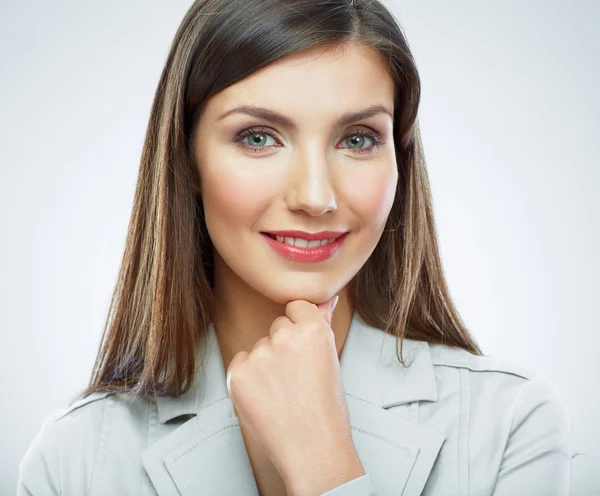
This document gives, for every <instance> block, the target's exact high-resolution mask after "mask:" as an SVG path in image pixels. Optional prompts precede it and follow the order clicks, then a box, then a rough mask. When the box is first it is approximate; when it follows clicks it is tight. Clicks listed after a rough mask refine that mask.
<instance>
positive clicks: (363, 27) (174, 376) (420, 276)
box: [81, 0, 482, 397]
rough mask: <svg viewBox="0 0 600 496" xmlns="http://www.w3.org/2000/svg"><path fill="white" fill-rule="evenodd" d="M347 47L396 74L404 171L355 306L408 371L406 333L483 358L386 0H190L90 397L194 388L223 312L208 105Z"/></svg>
mask: <svg viewBox="0 0 600 496" xmlns="http://www.w3.org/2000/svg"><path fill="white" fill-rule="evenodd" d="M347 43H360V44H363V45H364V46H367V47H370V48H371V49H372V50H373V54H374V56H376V57H379V58H380V60H381V61H382V62H383V63H384V64H386V66H387V67H388V70H389V73H390V75H391V77H392V78H393V81H394V84H395V97H394V106H395V108H394V128H393V138H394V146H395V153H396V162H397V166H398V182H397V187H396V193H395V199H394V203H393V206H392V208H391V211H390V214H389V217H388V219H387V223H386V226H385V228H384V232H383V234H382V236H381V239H380V240H379V242H378V244H377V246H376V248H375V249H374V251H373V253H372V254H371V256H370V257H369V259H368V260H367V261H366V262H365V264H364V265H363V267H362V268H361V269H360V270H359V272H358V273H357V274H356V276H355V277H354V278H353V279H352V280H351V281H350V283H349V287H348V289H349V291H348V293H349V295H350V299H351V303H352V304H353V306H354V308H355V311H356V312H358V314H359V316H360V317H361V318H362V320H363V321H364V322H366V323H367V324H369V325H371V326H374V327H376V328H379V329H381V330H383V331H384V332H386V333H388V334H392V335H394V336H396V338H397V348H396V353H397V358H398V360H399V361H400V362H401V363H402V364H404V365H405V363H404V360H403V355H402V341H403V339H404V338H409V339H415V340H423V341H427V342H429V343H439V344H443V345H447V346H453V347H458V348H463V349H465V350H468V351H469V352H471V353H473V354H477V355H482V352H481V350H480V349H479V347H478V345H477V343H476V342H475V340H474V339H473V337H472V336H471V335H470V334H469V331H468V330H467V329H466V327H465V325H464V323H463V322H462V320H461V318H460V316H459V314H458V312H457V310H456V308H455V306H454V304H453V302H452V299H451V297H450V294H449V290H448V287H447V283H446V281H445V277H444V273H443V268H442V264H441V260H440V255H439V249H438V241H437V234H436V228H435V222H434V216H433V208H432V198H431V190H430V185H429V179H428V175H427V171H426V167H425V159H424V155H423V150H422V144H421V138H420V132H419V126H418V119H417V110H418V106H419V101H420V96H421V84H420V79H419V75H418V72H417V68H416V64H415V61H414V59H413V56H412V54H411V52H410V49H409V47H408V44H407V42H406V39H405V36H404V34H403V32H402V29H401V27H400V25H399V24H398V22H397V21H396V19H395V18H394V16H393V15H392V14H391V13H390V12H389V11H388V10H387V9H386V7H385V6H383V5H382V4H381V3H380V2H379V1H378V0H326V1H323V0H196V1H195V2H194V4H193V5H192V6H191V7H190V8H189V10H188V11H187V13H186V15H185V17H184V19H183V21H182V23H181V25H180V26H179V28H178V30H177V33H176V35H175V38H174V40H173V43H172V45H171V48H170V50H169V53H168V56H167V60H166V64H165V67H164V69H163V71H162V75H161V77H160V81H159V84H158V88H157V90H156V94H155V96H154V101H153V104H152V109H151V113H150V117H149V122H148V128H147V131H146V135H145V140H144V145H143V150H142V154H141V161H140V168H139V175H138V179H137V186H136V190H135V199H134V204H133V208H132V212H131V217H130V220H129V226H128V232H127V238H126V243H125V250H124V255H123V259H122V262H121V267H120V270H119V274H118V279H117V283H116V286H115V289H114V292H113V295H112V299H111V302H110V307H109V311H108V315H107V318H106V322H105V325H104V330H103V334H102V339H101V343H100V346H99V350H98V354H97V357H96V361H95V364H94V368H93V371H92V375H91V378H90V381H89V384H88V386H87V388H86V389H85V390H84V391H83V392H82V393H81V395H82V396H83V397H86V396H88V395H89V394H91V393H93V392H100V391H115V392H120V393H124V394H133V395H141V396H144V397H147V396H150V395H154V396H174V397H178V396H179V395H181V394H183V393H184V392H186V391H187V390H188V389H189V388H190V387H191V386H192V384H193V383H194V380H195V376H196V374H197V367H198V365H199V364H198V362H197V357H196V353H195V350H197V349H198V347H200V349H202V348H201V347H202V345H203V344H206V342H207V341H206V338H207V335H208V333H207V331H208V326H209V324H210V322H211V321H212V318H213V316H214V315H215V309H216V299H215V296H214V293H213V283H214V267H213V245H212V242H211V240H210V237H209V235H208V232H207V229H206V224H205V220H204V211H203V205H202V198H201V195H200V177H199V174H198V171H197V168H196V167H195V163H194V158H193V156H194V155H193V146H192V144H193V141H194V135H195V132H196V128H197V123H198V121H199V116H200V113H201V112H202V109H203V105H204V103H205V101H206V100H207V99H208V98H210V97H211V96H213V95H215V94H216V93H218V92H220V91H221V90H223V89H225V88H227V87H228V86H230V85H232V84H234V83H236V82H238V81H240V80H242V79H244V78H246V77H247V76H250V75H251V74H253V73H254V72H256V71H258V70H259V69H261V68H264V67H265V66H267V65H269V64H271V63H272V62H275V61H277V60H279V59H281V58H282V57H286V56H288V55H291V54H293V53H295V52H298V51H300V50H305V49H309V48H313V47H323V48H335V47H343V46H344V45H345V44H347ZM200 365H201V364H200ZM357 366H359V364H357Z"/></svg>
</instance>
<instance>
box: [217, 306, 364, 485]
mask: <svg viewBox="0 0 600 496" xmlns="http://www.w3.org/2000/svg"><path fill="white" fill-rule="evenodd" d="M337 298H338V297H337V296H334V298H332V299H330V300H328V301H326V302H324V303H321V304H319V305H315V304H313V303H309V302H308V301H305V300H294V301H291V302H289V303H288V304H287V305H286V308H285V313H286V316H285V317H278V318H277V319H275V320H274V321H273V323H272V324H271V328H270V330H269V336H268V337H264V338H261V339H259V340H258V341H257V342H256V343H255V345H254V347H253V348H252V350H251V351H250V353H248V352H246V351H240V352H239V353H237V354H236V355H235V356H234V357H233V359H232V360H231V363H230V364H229V367H228V369H227V389H228V391H229V396H230V398H231V400H232V402H233V404H234V407H235V409H236V411H237V414H238V417H239V420H240V423H242V424H244V426H245V427H246V428H247V430H248V431H249V432H250V434H251V435H252V437H253V438H254V439H255V441H256V442H257V443H258V445H259V446H260V447H261V448H262V449H263V451H264V452H265V454H266V455H267V456H268V458H269V459H270V460H271V463H273V465H274V466H275V468H276V469H277V471H278V472H279V474H280V475H281V477H282V479H283V481H284V483H285V485H286V487H288V488H290V489H294V488H296V487H302V488H303V489H305V488H307V486H305V485H304V484H306V483H307V482H308V481H310V483H311V488H312V489H313V490H314V491H320V492H325V491H326V490H328V489H323V488H326V487H327V488H329V489H332V488H333V487H337V485H340V484H342V483H344V482H346V481H347V480H352V479H354V478H356V477H358V476H360V475H362V474H363V473H364V471H363V470H362V465H361V464H360V460H359V459H358V455H357V454H356V451H355V449H354V445H353V442H352V435H351V430H350V422H349V418H348V409H347V405H346V395H345V391H344V386H343V383H342V376H341V371H340V363H339V359H338V355H337V349H336V345H335V339H334V334H333V331H332V329H331V317H332V314H333V310H334V308H333V307H334V306H335V304H336V303H337ZM334 299H335V301H333V303H334V305H332V308H331V310H330V309H329V306H330V303H332V300H334ZM344 479H345V480H344ZM319 484H320V486H319V487H318V488H317V487H316V486H317V485H319Z"/></svg>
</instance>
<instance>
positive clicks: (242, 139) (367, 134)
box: [233, 128, 383, 154]
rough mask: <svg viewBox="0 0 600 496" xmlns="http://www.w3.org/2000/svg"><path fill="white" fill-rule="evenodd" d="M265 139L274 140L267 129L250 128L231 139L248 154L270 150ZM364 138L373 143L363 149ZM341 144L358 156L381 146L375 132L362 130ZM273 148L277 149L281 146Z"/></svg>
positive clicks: (348, 136) (347, 136)
mask: <svg viewBox="0 0 600 496" xmlns="http://www.w3.org/2000/svg"><path fill="white" fill-rule="evenodd" d="M246 138H249V142H246ZM267 138H271V139H273V140H276V138H275V136H274V135H273V134H272V133H271V132H270V131H269V130H268V129H265V128H251V129H247V130H244V131H242V132H241V133H240V134H238V135H237V136H236V137H235V138H234V139H233V141H234V142H235V143H239V144H240V145H241V146H242V147H243V148H244V149H246V150H248V151H249V152H252V153H261V152H262V151H263V150H265V149H268V148H272V147H271V146H268V145H267V144H266V142H267ZM365 138H367V139H368V140H371V141H372V142H373V144H372V145H371V146H370V147H368V148H363V145H364V144H365ZM368 140H367V141H368ZM341 143H346V144H348V146H347V147H342V148H348V149H349V150H352V151H353V153H358V154H361V153H373V152H374V151H375V150H376V149H377V148H379V146H380V145H381V144H383V142H382V141H381V139H380V137H379V135H378V134H377V133H376V132H375V131H364V130H362V129H359V130H358V131H356V132H354V133H351V134H348V135H346V136H345V137H344V139H343V140H342V141H341ZM275 146H276V147H279V146H281V145H275Z"/></svg>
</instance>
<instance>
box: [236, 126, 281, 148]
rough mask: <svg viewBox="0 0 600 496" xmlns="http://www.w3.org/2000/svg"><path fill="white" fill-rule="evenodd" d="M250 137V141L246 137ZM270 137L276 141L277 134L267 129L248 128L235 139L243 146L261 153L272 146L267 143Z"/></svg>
mask: <svg viewBox="0 0 600 496" xmlns="http://www.w3.org/2000/svg"><path fill="white" fill-rule="evenodd" d="M247 138H249V142H247V141H246V139H247ZM269 138H271V139H272V140H274V141H275V136H274V135H273V134H272V133H270V132H269V131H268V130H266V129H248V130H246V131H242V132H241V133H240V134H238V135H237V136H236V137H235V138H234V139H233V141H234V142H235V143H240V144H241V145H242V146H243V148H245V149H246V150H248V151H250V152H255V153H260V152H262V151H263V149H265V148H269V147H270V146H269V145H268V144H267V143H268V141H269Z"/></svg>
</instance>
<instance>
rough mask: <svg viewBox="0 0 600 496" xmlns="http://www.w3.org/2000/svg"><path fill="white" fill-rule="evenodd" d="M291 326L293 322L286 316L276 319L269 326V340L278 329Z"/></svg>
mask: <svg viewBox="0 0 600 496" xmlns="http://www.w3.org/2000/svg"><path fill="white" fill-rule="evenodd" d="M292 325H293V322H292V321H291V320H290V319H289V318H287V317H286V316H281V317H277V318H276V319H275V320H274V321H273V323H272V324H271V327H270V328H269V338H272V337H273V334H275V333H276V332H277V331H279V330H280V329H283V328H285V327H291V326H292Z"/></svg>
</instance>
